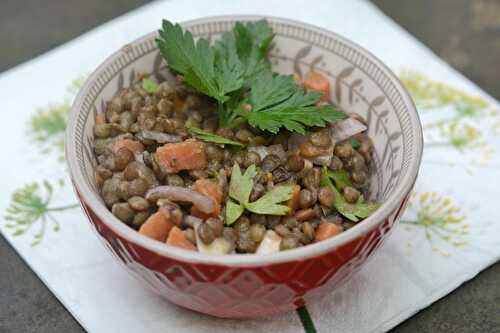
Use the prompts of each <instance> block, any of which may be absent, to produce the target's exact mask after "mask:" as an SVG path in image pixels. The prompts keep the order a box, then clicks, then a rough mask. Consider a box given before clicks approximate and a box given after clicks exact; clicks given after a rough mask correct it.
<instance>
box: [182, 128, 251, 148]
mask: <svg viewBox="0 0 500 333" xmlns="http://www.w3.org/2000/svg"><path fill="white" fill-rule="evenodd" d="M189 131H190V132H191V133H192V134H193V135H194V136H196V137H197V138H198V139H200V140H203V141H205V142H212V143H215V144H219V145H230V146H237V147H245V145H244V144H243V143H241V142H237V141H233V140H229V139H227V138H225V137H223V136H220V135H215V134H212V133H209V132H206V131H204V130H202V129H200V128H197V127H191V128H189Z"/></svg>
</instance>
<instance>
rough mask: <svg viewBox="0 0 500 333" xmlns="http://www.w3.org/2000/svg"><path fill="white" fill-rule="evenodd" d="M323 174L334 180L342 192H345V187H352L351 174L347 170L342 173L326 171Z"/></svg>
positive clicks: (341, 171)
mask: <svg viewBox="0 0 500 333" xmlns="http://www.w3.org/2000/svg"><path fill="white" fill-rule="evenodd" d="M323 172H326V174H327V176H328V177H330V179H332V180H333V181H334V182H335V185H336V186H337V187H338V188H339V189H340V190H343V189H344V187H347V186H352V183H351V179H350V177H349V173H348V172H347V171H345V170H340V171H331V170H324V171H323Z"/></svg>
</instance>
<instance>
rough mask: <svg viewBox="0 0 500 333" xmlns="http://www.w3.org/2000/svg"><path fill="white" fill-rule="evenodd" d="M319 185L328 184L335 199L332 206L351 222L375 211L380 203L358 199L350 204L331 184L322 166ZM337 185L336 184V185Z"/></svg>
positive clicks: (326, 171)
mask: <svg viewBox="0 0 500 333" xmlns="http://www.w3.org/2000/svg"><path fill="white" fill-rule="evenodd" d="M321 186H323V187H324V186H328V187H330V189H331V190H332V191H333V193H334V195H335V201H334V202H333V206H334V207H335V209H337V211H338V212H339V213H340V214H342V215H344V216H345V217H346V218H348V219H349V220H351V221H353V222H358V221H359V220H360V219H364V218H366V217H368V216H370V215H371V214H373V212H375V211H376V210H377V209H378V207H380V204H378V203H376V202H372V203H366V202H363V200H358V202H356V203H355V204H350V203H348V202H347V201H345V199H344V196H343V195H342V194H341V193H340V192H339V190H337V188H336V187H335V186H334V185H333V183H332V181H331V180H330V176H329V174H328V170H327V169H326V168H323V176H322V178H321ZM337 186H338V185H337Z"/></svg>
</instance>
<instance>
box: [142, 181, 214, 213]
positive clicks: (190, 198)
mask: <svg viewBox="0 0 500 333" xmlns="http://www.w3.org/2000/svg"><path fill="white" fill-rule="evenodd" d="M146 199H148V200H149V201H158V199H168V200H170V201H181V202H191V203H192V204H193V205H194V206H195V207H196V208H198V209H199V210H200V211H201V212H203V213H206V214H211V213H213V212H214V209H215V206H214V202H213V200H212V199H210V198H209V197H207V196H206V195H204V194H201V193H199V192H196V191H193V190H191V189H188V188H184V187H180V186H169V185H164V186H157V187H154V188H152V189H150V190H148V191H147V192H146Z"/></svg>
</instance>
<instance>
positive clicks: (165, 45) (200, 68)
mask: <svg viewBox="0 0 500 333" xmlns="http://www.w3.org/2000/svg"><path fill="white" fill-rule="evenodd" d="M162 28H163V29H162V30H160V31H159V33H160V37H159V38H157V39H156V41H157V43H158V46H159V48H160V52H161V54H162V55H163V57H164V58H165V59H166V60H167V62H168V64H169V66H170V67H171V68H173V69H174V70H175V71H177V72H179V73H180V74H182V75H184V81H185V82H186V83H187V84H189V85H190V86H192V87H193V88H195V89H196V90H198V91H199V92H201V93H203V94H205V95H208V96H210V97H213V98H215V99H216V100H217V101H218V102H219V103H223V102H225V101H226V100H228V98H229V97H228V96H226V94H227V93H229V92H231V91H234V90H236V89H239V87H241V86H240V84H242V83H243V82H242V81H241V80H238V78H237V76H238V73H233V71H232V70H231V67H230V66H229V63H228V60H227V59H226V58H225V57H222V56H219V57H218V60H217V62H216V56H215V49H214V48H212V47H210V45H209V43H208V41H207V40H206V39H203V38H200V39H198V41H197V42H196V43H195V41H194V39H193V35H192V34H191V33H190V32H189V31H186V32H184V33H183V32H182V28H181V26H180V25H179V24H176V25H173V24H172V23H171V22H169V21H167V20H163V26H162ZM216 63H217V65H218V67H217V68H216ZM226 80H227V82H226Z"/></svg>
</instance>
